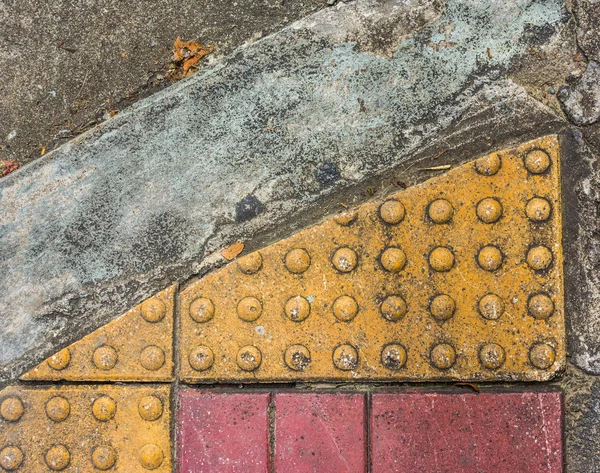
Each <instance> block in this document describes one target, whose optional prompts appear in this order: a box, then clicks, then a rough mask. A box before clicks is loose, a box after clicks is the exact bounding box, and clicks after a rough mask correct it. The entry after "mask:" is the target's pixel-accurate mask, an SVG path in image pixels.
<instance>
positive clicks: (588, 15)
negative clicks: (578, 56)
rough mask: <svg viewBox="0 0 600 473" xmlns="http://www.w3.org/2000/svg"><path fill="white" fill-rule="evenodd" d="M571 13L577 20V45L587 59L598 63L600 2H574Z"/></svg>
mask: <svg viewBox="0 0 600 473" xmlns="http://www.w3.org/2000/svg"><path fill="white" fill-rule="evenodd" d="M573 13H574V15H575V18H576V20H577V43H578V45H579V47H580V48H581V49H582V50H583V52H584V54H585V55H586V56H587V59H588V60H590V61H597V62H600V35H598V27H599V25H600V1H598V0H574V1H573Z"/></svg>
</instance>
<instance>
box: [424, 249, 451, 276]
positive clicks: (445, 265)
mask: <svg viewBox="0 0 600 473" xmlns="http://www.w3.org/2000/svg"><path fill="white" fill-rule="evenodd" d="M429 266H430V267H431V269H433V270H434V271H437V272H438V273H445V272H447V271H450V270H451V269H452V267H453V266H454V253H452V250H450V249H449V248H446V247H445V246H438V247H437V248H434V249H433V250H432V251H431V253H429Z"/></svg>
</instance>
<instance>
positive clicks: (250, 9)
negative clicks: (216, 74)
mask: <svg viewBox="0 0 600 473" xmlns="http://www.w3.org/2000/svg"><path fill="white" fill-rule="evenodd" d="M324 6H325V4H324V2H319V1H314V0H284V1H282V0H243V1H238V2H231V1H229V0H210V1H206V2H173V1H171V0H154V1H152V2H145V1H142V0H130V1H127V2H122V1H118V0H103V1H102V2H95V1H91V0H82V1H67V0H58V1H55V2H40V1H38V0H4V1H2V2H1V3H0V70H2V71H3V74H2V80H1V81H0V116H2V119H1V120H0V160H5V159H13V160H16V161H18V162H19V163H21V164H23V163H27V162H29V161H31V160H33V159H36V158H38V157H39V156H40V152H41V148H42V146H44V147H46V149H47V150H48V151H50V150H51V149H54V148H56V147H57V146H58V145H60V144H61V143H64V142H65V141H67V140H70V139H72V138H73V137H74V136H77V135H79V134H81V133H82V132H84V131H86V130H88V129H90V128H91V126H93V125H95V124H96V123H98V122H101V121H103V120H105V119H106V117H108V116H109V115H110V113H114V112H115V111H121V110H123V109H124V108H126V107H127V106H128V105H130V104H131V103H132V102H134V101H137V100H139V99H140V98H141V97H144V96H147V95H149V94H150V93H152V92H155V91H157V90H160V89H161V88H164V87H165V86H167V85H169V84H170V83H171V81H170V80H169V79H168V78H166V77H165V73H166V72H167V71H168V69H169V65H170V64H169V63H170V61H171V56H172V47H173V42H174V41H175V38H177V37H178V36H181V37H182V38H184V39H185V40H189V39H198V40H200V41H201V42H202V43H203V44H214V45H215V51H214V53H213V54H212V55H211V56H209V57H208V58H207V61H209V62H210V61H213V60H214V59H215V58H217V57H219V56H221V55H224V54H229V53H230V52H231V51H233V50H234V49H236V48H238V47H239V46H241V45H242V44H244V43H246V42H252V41H255V40H256V39H257V38H260V37H262V36H266V35H268V34H270V33H272V32H274V31H277V30H279V29H280V28H282V27H283V26H285V25H287V24H289V23H291V22H292V21H295V20H297V19H299V18H302V17H303V16H305V15H307V14H308V13H310V12H313V11H315V10H317V9H319V8H322V7H324Z"/></svg>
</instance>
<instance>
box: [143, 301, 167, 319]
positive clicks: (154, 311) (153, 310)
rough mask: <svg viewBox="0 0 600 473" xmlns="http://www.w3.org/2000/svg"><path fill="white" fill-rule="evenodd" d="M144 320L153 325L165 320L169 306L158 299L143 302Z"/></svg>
mask: <svg viewBox="0 0 600 473" xmlns="http://www.w3.org/2000/svg"><path fill="white" fill-rule="evenodd" d="M141 312H142V318H143V319H144V320H145V321H146V322H149V323H151V324H155V323H158V322H160V321H161V320H162V319H164V318H165V315H166V313H167V306H165V303H164V302H163V301H161V300H160V299H159V298H158V297H153V298H151V299H148V300H146V301H144V302H142V306H141Z"/></svg>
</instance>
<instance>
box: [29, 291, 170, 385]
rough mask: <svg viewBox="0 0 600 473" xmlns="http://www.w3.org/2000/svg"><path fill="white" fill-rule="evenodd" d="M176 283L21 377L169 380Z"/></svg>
mask: <svg viewBox="0 0 600 473" xmlns="http://www.w3.org/2000/svg"><path fill="white" fill-rule="evenodd" d="M175 291H176V287H175V286H171V287H169V288H168V289H165V290H164V291H162V292H160V293H158V294H157V295H156V296H154V297H151V298H150V299H147V300H146V301H144V302H143V303H141V304H140V305H138V306H136V307H134V308H133V309H131V310H130V311H128V312H126V313H125V314H124V315H122V316H121V317H119V318H117V319H115V320H113V321H112V322H110V323H108V324H106V325H105V326H103V327H100V328H99V329H98V330H96V331H94V332H92V333H90V334H89V335H87V336H85V337H84V338H82V339H81V340H79V341H77V342H75V343H73V344H72V345H70V346H68V347H67V348H65V349H63V350H61V351H59V352H58V353H56V354H55V355H53V356H51V357H50V358H48V359H47V360H45V361H44V362H42V363H41V364H40V365H38V366H37V367H36V368H34V369H32V370H31V371H29V372H28V373H26V374H25V375H23V376H22V377H21V379H23V380H52V381H59V380H65V381H169V380H171V379H172V378H173V311H174V300H175Z"/></svg>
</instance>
